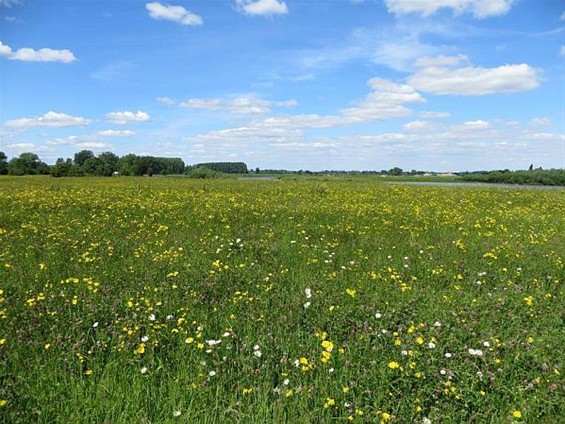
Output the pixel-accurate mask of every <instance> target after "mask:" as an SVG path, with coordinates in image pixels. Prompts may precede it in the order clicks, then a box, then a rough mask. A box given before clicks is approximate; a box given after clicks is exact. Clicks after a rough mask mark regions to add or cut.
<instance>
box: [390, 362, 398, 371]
mask: <svg viewBox="0 0 565 424" xmlns="http://www.w3.org/2000/svg"><path fill="white" fill-rule="evenodd" d="M388 367H389V368H390V369H392V370H395V369H397V368H400V364H399V363H398V362H396V361H391V362H389V363H388Z"/></svg>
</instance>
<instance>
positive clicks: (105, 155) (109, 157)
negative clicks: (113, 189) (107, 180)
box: [98, 152, 120, 177]
mask: <svg viewBox="0 0 565 424" xmlns="http://www.w3.org/2000/svg"><path fill="white" fill-rule="evenodd" d="M98 159H100V161H101V162H102V165H101V175H104V176H106V177H110V176H112V175H114V172H117V171H118V169H119V165H118V164H119V161H120V158H119V157H118V155H116V154H114V153H112V152H102V153H100V154H99V155H98Z"/></svg>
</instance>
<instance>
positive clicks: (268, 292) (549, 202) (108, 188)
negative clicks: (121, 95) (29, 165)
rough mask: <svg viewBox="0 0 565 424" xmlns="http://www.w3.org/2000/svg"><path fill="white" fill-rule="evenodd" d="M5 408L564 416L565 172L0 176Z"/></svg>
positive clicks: (436, 418) (13, 418) (49, 412)
mask: <svg viewBox="0 0 565 424" xmlns="http://www.w3.org/2000/svg"><path fill="white" fill-rule="evenodd" d="M0 198H1V201H0V421H3V422H10V423H30V422H40V423H55V422H65V423H72V422H77V423H78V422H82V423H161V422H170V423H175V422H178V423H230V422H245V423H269V422H273V423H286V422H288V423H325V422H349V421H353V422H368V423H422V424H424V423H440V422H441V423H522V422H524V423H558V422H563V417H564V416H565V385H564V383H565V381H564V375H565V370H564V369H563V367H564V359H565V354H564V353H563V352H564V350H563V346H565V298H564V280H565V270H564V261H565V214H564V211H565V191H564V190H532V189H520V190H519V189H511V188H494V187H492V188H491V187H488V188H484V187H480V188H478V187H433V186H407V185H406V186H404V185H395V184H382V183H379V181H378V180H377V179H376V178H375V179H355V178H352V179H350V180H346V179H339V178H336V179H328V180H324V179H302V180H300V179H299V180H295V181H292V180H275V181H257V180H249V181H238V180H213V181H208V180H201V181H196V180H190V179H186V178H180V177H178V178H175V177H160V178H134V177H131V178H127V177H120V178H109V179H97V178H83V179H57V180H55V179H49V178H48V177H21V178H15V177H4V178H2V179H1V180H0Z"/></svg>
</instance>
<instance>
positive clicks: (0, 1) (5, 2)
mask: <svg viewBox="0 0 565 424" xmlns="http://www.w3.org/2000/svg"><path fill="white" fill-rule="evenodd" d="M15 4H21V0H0V7H2V6H3V7H12V6H13V5H15Z"/></svg>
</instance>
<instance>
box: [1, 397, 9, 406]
mask: <svg viewBox="0 0 565 424" xmlns="http://www.w3.org/2000/svg"><path fill="white" fill-rule="evenodd" d="M7 403H8V401H7V400H6V399H0V406H6V404H7Z"/></svg>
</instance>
